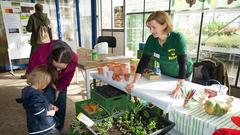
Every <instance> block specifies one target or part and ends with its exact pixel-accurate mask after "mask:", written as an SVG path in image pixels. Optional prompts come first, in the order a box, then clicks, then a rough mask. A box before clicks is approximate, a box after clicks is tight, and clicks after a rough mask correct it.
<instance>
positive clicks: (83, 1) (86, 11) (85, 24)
mask: <svg viewBox="0 0 240 135" xmlns="http://www.w3.org/2000/svg"><path fill="white" fill-rule="evenodd" d="M79 7H80V23H81V40H82V42H81V44H82V47H84V48H89V49H90V48H92V31H91V30H92V22H91V21H92V19H91V1H88V0H80V2H79Z"/></svg>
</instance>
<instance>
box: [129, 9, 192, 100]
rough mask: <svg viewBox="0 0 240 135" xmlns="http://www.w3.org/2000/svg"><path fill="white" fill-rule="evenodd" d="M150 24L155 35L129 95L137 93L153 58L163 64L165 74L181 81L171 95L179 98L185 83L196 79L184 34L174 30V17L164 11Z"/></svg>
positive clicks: (157, 12)
mask: <svg viewBox="0 0 240 135" xmlns="http://www.w3.org/2000/svg"><path fill="white" fill-rule="evenodd" d="M146 25H147V27H148V28H149V29H150V32H151V33H152V34H151V35H150V36H149V37H148V39H147V41H146V44H145V47H144V51H143V56H142V57H141V60H140V62H139V64H138V67H137V71H136V74H135V76H134V80H133V81H132V82H131V83H130V84H128V85H127V86H126V90H127V91H128V92H129V93H130V92H131V91H132V90H133V88H134V86H135V85H136V83H137V81H138V80H139V79H140V77H141V74H142V73H143V71H144V69H146V68H147V66H148V62H149V60H150V58H151V57H154V59H155V60H157V61H158V62H159V64H160V69H161V73H162V74H165V75H167V76H171V77H174V78H178V83H177V86H176V88H175V89H174V90H173V91H172V92H171V94H172V95H173V96H174V97H175V98H179V97H180V96H181V87H182V86H183V83H184V81H185V80H188V81H191V76H192V65H193V63H192V60H191V59H190V58H189V57H188V56H187V48H186V41H185V39H184V37H183V35H182V34H181V33H179V32H176V31H173V25H172V22H171V20H170V17H169V15H168V14H167V13H166V12H164V11H156V12H153V13H152V14H151V15H150V16H149V17H148V19H147V21H146Z"/></svg>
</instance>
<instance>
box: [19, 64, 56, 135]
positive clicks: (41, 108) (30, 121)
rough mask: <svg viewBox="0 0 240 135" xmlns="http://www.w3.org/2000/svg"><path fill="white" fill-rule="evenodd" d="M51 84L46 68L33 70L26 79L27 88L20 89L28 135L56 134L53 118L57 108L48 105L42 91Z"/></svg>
mask: <svg viewBox="0 0 240 135" xmlns="http://www.w3.org/2000/svg"><path fill="white" fill-rule="evenodd" d="M50 82H51V75H50V74H49V73H48V70H47V68H46V67H38V68H35V69H34V70H33V71H32V72H31V73H30V74H29V75H28V77H27V83H28V85H29V86H27V87H25V88H23V89H22V97H21V100H22V103H23V107H24V109H25V110H26V114H27V128H28V132H29V134H36V135H53V134H58V130H57V129H56V126H57V122H56V120H55V118H54V115H55V113H56V111H58V108H57V107H56V106H54V105H52V104H50V103H49V102H48V100H47V98H46V97H45V96H44V95H43V91H42V90H43V89H44V88H45V87H46V86H47V85H48V84H49V83H50Z"/></svg>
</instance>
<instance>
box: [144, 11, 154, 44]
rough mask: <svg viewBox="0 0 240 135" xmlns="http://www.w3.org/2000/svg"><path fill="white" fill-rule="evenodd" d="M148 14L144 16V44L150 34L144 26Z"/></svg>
mask: <svg viewBox="0 0 240 135" xmlns="http://www.w3.org/2000/svg"><path fill="white" fill-rule="evenodd" d="M149 15H150V13H148V14H145V18H144V42H146V41H147V38H148V37H149V36H150V35H151V34H152V33H151V32H150V30H149V28H148V27H147V26H146V21H147V19H148V17H149Z"/></svg>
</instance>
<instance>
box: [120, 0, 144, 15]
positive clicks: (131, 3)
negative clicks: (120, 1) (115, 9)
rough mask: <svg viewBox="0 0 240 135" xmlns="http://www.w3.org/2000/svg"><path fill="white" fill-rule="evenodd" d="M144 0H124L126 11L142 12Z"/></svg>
mask: <svg viewBox="0 0 240 135" xmlns="http://www.w3.org/2000/svg"><path fill="white" fill-rule="evenodd" d="M143 2H144V0H126V1H125V5H126V13H136V12H143Z"/></svg>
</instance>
